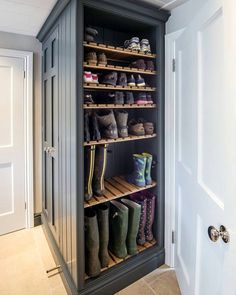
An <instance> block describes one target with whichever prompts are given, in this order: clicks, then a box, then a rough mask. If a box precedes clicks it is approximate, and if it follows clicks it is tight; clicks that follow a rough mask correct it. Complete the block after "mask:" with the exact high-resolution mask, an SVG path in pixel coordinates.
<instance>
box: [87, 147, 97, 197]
mask: <svg viewBox="0 0 236 295" xmlns="http://www.w3.org/2000/svg"><path fill="white" fill-rule="evenodd" d="M84 153H85V163H84V164H85V173H84V199H85V200H86V201H88V200H89V199H91V198H92V196H93V190H92V180H93V171H94V159H95V145H92V146H91V147H89V148H86V149H85V152H84Z"/></svg>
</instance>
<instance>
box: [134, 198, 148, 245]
mask: <svg viewBox="0 0 236 295" xmlns="http://www.w3.org/2000/svg"><path fill="white" fill-rule="evenodd" d="M130 199H131V200H132V201H134V202H136V203H138V204H139V205H140V206H141V215H140V222H139V228H138V236H137V243H138V245H141V246H142V245H144V244H145V242H146V240H145V225H146V221H147V199H146V198H145V197H144V196H143V195H142V194H141V193H135V194H132V195H130Z"/></svg>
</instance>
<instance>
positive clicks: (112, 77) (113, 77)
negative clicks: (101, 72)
mask: <svg viewBox="0 0 236 295" xmlns="http://www.w3.org/2000/svg"><path fill="white" fill-rule="evenodd" d="M116 82H117V72H111V73H109V74H106V75H105V76H104V77H103V79H102V83H104V84H108V85H113V86H115V85H116Z"/></svg>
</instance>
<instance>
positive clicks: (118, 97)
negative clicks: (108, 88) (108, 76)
mask: <svg viewBox="0 0 236 295" xmlns="http://www.w3.org/2000/svg"><path fill="white" fill-rule="evenodd" d="M114 103H115V104H123V103H124V92H122V91H116V92H115V97H114Z"/></svg>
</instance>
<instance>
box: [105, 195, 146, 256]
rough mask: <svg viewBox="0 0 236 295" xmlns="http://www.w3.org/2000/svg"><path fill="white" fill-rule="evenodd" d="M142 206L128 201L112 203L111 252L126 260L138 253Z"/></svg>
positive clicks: (122, 200)
mask: <svg viewBox="0 0 236 295" xmlns="http://www.w3.org/2000/svg"><path fill="white" fill-rule="evenodd" d="M140 215H141V205H140V204H138V203H136V202H133V201H131V200H128V199H121V202H118V201H111V202H110V241H109V248H110V250H111V252H112V253H113V254H114V255H115V256H117V257H119V258H124V257H126V256H127V254H129V255H134V254H136V253H138V248H137V242H136V238H137V234H138V230H139V223H140Z"/></svg>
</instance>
